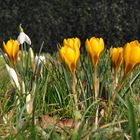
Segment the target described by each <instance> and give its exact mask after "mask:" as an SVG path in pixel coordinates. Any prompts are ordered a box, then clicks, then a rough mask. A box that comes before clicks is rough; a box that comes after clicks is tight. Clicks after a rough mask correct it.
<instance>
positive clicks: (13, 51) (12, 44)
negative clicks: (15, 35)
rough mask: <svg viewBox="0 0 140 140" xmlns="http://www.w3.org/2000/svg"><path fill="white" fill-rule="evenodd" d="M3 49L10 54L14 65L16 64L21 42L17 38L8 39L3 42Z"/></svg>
mask: <svg viewBox="0 0 140 140" xmlns="http://www.w3.org/2000/svg"><path fill="white" fill-rule="evenodd" d="M3 50H4V52H5V53H6V54H7V55H8V57H9V59H10V61H11V62H12V63H13V65H16V63H17V59H18V52H19V43H18V41H17V40H12V39H10V40H8V41H7V43H6V44H5V42H3Z"/></svg>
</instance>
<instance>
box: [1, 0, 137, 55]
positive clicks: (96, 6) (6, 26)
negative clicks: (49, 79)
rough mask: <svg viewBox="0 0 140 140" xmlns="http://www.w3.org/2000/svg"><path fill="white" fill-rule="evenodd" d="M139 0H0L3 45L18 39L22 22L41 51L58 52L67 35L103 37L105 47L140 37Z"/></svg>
mask: <svg viewBox="0 0 140 140" xmlns="http://www.w3.org/2000/svg"><path fill="white" fill-rule="evenodd" d="M139 7H140V0H114V1H113V0H22V1H21V0H1V1H0V45H1V46H2V41H7V40H8V39H9V38H13V39H16V38H17V36H18V34H19V30H18V26H19V24H22V27H23V28H24V31H25V33H26V34H28V35H29V36H30V38H31V40H32V47H33V49H34V50H35V51H36V52H38V51H39V49H40V46H41V44H42V42H43V41H44V47H43V51H44V52H50V53H52V52H55V51H56V50H57V44H58V43H60V44H61V43H62V42H63V39H64V38H68V37H79V38H80V39H81V41H82V47H84V42H85V40H86V38H90V37H92V36H96V37H102V38H104V40H105V45H106V47H108V48H109V47H111V46H115V47H116V46H122V45H124V44H125V43H126V42H129V41H131V40H135V39H138V40H139V41H140V8H139Z"/></svg>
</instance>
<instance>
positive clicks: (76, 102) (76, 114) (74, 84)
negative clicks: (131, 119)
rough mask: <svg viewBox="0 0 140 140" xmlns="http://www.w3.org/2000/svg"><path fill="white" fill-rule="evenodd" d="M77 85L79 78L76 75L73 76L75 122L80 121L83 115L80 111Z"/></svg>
mask: <svg viewBox="0 0 140 140" xmlns="http://www.w3.org/2000/svg"><path fill="white" fill-rule="evenodd" d="M76 84H77V78H76V75H75V73H74V74H73V75H72V93H73V99H74V102H73V107H74V115H75V120H78V119H79V118H80V117H81V115H80V112H79V109H78V98H77V93H76Z"/></svg>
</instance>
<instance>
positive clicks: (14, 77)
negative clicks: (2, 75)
mask: <svg viewBox="0 0 140 140" xmlns="http://www.w3.org/2000/svg"><path fill="white" fill-rule="evenodd" d="M6 69H7V72H8V74H9V77H10V79H11V81H12V83H14V84H15V85H16V87H17V88H18V89H19V90H20V85H19V82H18V77H17V74H16V72H15V70H14V69H13V68H11V67H9V66H8V65H7V64H6Z"/></svg>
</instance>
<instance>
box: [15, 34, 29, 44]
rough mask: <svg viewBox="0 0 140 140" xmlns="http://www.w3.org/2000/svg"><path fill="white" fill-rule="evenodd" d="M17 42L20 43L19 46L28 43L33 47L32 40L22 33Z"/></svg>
mask: <svg viewBox="0 0 140 140" xmlns="http://www.w3.org/2000/svg"><path fill="white" fill-rule="evenodd" d="M17 41H18V42H19V44H23V43H24V42H26V43H27V44H29V45H31V39H30V38H29V36H28V35H27V34H25V33H24V32H20V34H19V36H18V38H17Z"/></svg>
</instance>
